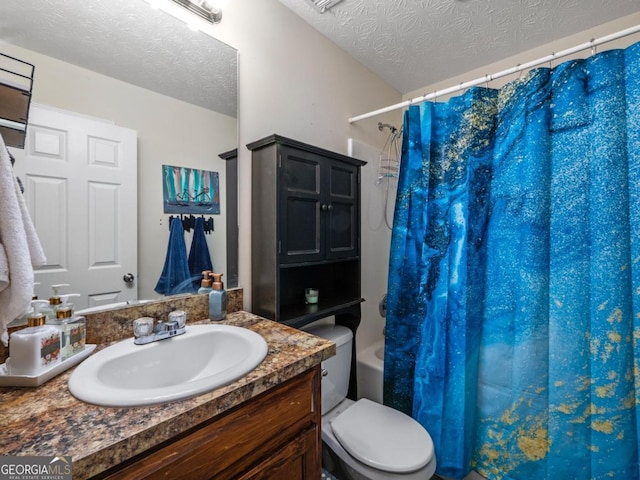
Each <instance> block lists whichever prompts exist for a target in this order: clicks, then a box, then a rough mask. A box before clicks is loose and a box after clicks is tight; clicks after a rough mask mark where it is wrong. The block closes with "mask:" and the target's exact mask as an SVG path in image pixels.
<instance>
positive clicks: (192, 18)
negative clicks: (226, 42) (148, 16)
mask: <svg viewBox="0 0 640 480" xmlns="http://www.w3.org/2000/svg"><path fill="white" fill-rule="evenodd" d="M145 1H146V2H147V3H148V4H149V6H151V8H155V9H160V10H162V11H163V12H165V13H168V14H169V15H171V16H172V17H174V18H177V19H178V20H181V21H183V22H184V23H186V24H187V26H188V27H189V28H190V29H191V30H194V31H197V30H200V31H201V32H203V33H206V34H207V35H210V36H212V37H214V38H216V37H215V35H214V34H213V31H210V29H211V27H212V26H213V25H214V24H216V23H220V21H221V20H222V8H220V7H219V6H218V5H219V4H220V3H221V1H220V0H145Z"/></svg>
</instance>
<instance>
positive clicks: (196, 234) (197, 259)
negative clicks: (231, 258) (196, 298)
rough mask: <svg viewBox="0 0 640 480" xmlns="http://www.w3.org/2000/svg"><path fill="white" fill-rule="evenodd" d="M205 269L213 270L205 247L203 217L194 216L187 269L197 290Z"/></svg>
mask: <svg viewBox="0 0 640 480" xmlns="http://www.w3.org/2000/svg"><path fill="white" fill-rule="evenodd" d="M205 270H213V265H212V264H211V256H209V247H207V239H206V238H205V236H204V219H203V218H202V217H197V218H196V223H195V226H194V227H193V240H191V249H190V250H189V271H190V272H191V278H193V279H194V280H193V288H194V290H198V288H199V287H200V280H201V279H202V272H204V271H205Z"/></svg>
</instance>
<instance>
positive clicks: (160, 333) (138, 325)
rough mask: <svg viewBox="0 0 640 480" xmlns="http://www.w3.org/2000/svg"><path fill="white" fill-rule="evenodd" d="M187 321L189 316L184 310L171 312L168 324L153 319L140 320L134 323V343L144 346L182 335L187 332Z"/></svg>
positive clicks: (144, 318)
mask: <svg viewBox="0 0 640 480" xmlns="http://www.w3.org/2000/svg"><path fill="white" fill-rule="evenodd" d="M186 320H187V314H186V313H185V312H183V311H182V310H176V311H175V312H171V313H170V314H169V320H168V321H166V322H163V321H162V320H158V321H157V322H156V321H155V320H154V319H153V318H151V317H143V318H138V319H137V320H134V321H133V336H134V340H133V343H135V344H136V345H144V344H146V343H151V342H158V341H160V340H165V339H167V338H171V337H177V336H178V335H182V334H183V333H186V331H187V328H186V326H185V323H186Z"/></svg>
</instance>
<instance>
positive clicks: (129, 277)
mask: <svg viewBox="0 0 640 480" xmlns="http://www.w3.org/2000/svg"><path fill="white" fill-rule="evenodd" d="M135 278H136V277H134V276H133V273H127V274H125V275H124V277H122V280H124V283H133V280H134V279H135Z"/></svg>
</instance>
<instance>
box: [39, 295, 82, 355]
mask: <svg viewBox="0 0 640 480" xmlns="http://www.w3.org/2000/svg"><path fill="white" fill-rule="evenodd" d="M79 296H80V294H79V293H68V294H66V295H60V302H61V303H60V304H59V305H58V306H57V307H56V308H55V318H48V319H47V323H48V324H50V325H54V326H56V327H57V328H58V329H59V330H60V334H61V338H60V340H61V343H62V346H61V360H63V361H64V360H66V359H67V358H69V357H72V356H73V355H75V354H76V353H80V352H82V351H83V350H84V347H85V343H86V338H87V329H86V320H85V318H84V317H83V316H80V315H74V312H73V305H72V304H71V303H69V298H71V297H79Z"/></svg>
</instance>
